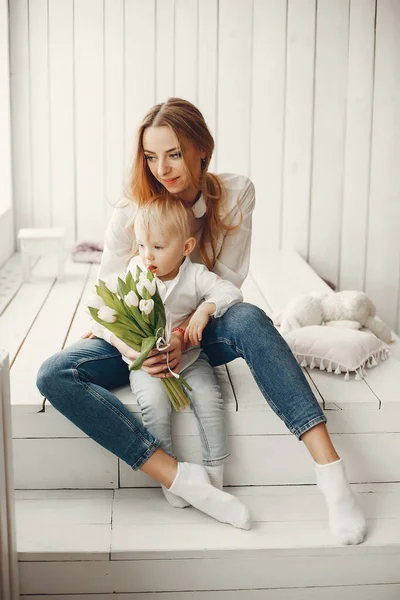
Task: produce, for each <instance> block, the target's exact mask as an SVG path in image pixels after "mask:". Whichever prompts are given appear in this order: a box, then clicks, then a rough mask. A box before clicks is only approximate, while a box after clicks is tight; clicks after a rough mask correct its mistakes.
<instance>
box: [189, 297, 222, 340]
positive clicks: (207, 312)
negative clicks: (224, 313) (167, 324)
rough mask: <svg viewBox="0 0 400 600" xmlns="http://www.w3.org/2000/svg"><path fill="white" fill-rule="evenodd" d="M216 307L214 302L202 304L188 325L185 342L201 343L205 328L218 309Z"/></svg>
mask: <svg viewBox="0 0 400 600" xmlns="http://www.w3.org/2000/svg"><path fill="white" fill-rule="evenodd" d="M216 308H217V307H216V306H215V304H214V302H204V304H200V306H199V307H198V309H197V310H196V312H195V313H194V314H193V316H192V318H191V319H190V321H189V324H188V326H187V327H186V331H185V342H187V341H190V343H191V344H193V346H197V345H198V344H200V342H201V339H202V337H203V329H204V328H205V327H206V325H207V323H208V321H209V320H210V316H211V315H212V314H213V313H214V312H215V311H216Z"/></svg>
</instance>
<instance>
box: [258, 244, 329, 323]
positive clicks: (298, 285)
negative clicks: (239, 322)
mask: <svg viewBox="0 0 400 600" xmlns="http://www.w3.org/2000/svg"><path fill="white" fill-rule="evenodd" d="M267 256H268V260H264V259H263V258H262V257H261V256H259V255H258V254H257V253H253V255H252V258H251V268H250V270H251V274H252V276H253V279H255V281H256V282H257V286H258V287H259V289H260V291H261V293H262V295H263V296H264V297H265V298H266V299H267V302H268V305H269V306H270V307H271V310H272V314H275V313H277V312H279V311H281V310H283V309H284V308H285V306H286V305H287V304H288V302H289V301H290V300H291V299H292V298H294V297H296V296H299V295H302V294H309V293H310V292H325V293H333V292H332V290H331V288H330V287H329V286H328V285H327V284H326V283H324V282H323V281H322V279H320V277H318V275H317V274H316V273H315V271H313V269H312V268H311V267H310V265H308V264H307V263H306V262H305V260H303V259H302V258H301V257H300V256H299V255H298V254H296V253H295V252H293V251H290V250H286V249H285V250H281V251H272V250H271V251H269V252H268V255H267ZM261 274H262V275H261Z"/></svg>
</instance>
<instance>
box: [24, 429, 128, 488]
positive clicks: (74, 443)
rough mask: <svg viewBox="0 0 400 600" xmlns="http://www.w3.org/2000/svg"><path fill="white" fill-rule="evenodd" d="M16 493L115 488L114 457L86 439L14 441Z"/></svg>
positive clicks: (115, 460) (116, 475)
mask: <svg viewBox="0 0 400 600" xmlns="http://www.w3.org/2000/svg"><path fill="white" fill-rule="evenodd" d="M13 452H14V479H15V489H17V490H18V489H24V490H26V489H45V490H46V489H60V488H73V489H76V488H82V489H95V488H102V489H106V488H115V487H117V486H118V459H117V457H116V456H114V455H113V454H111V453H110V452H108V451H107V450H105V449H104V448H102V447H101V446H99V445H98V444H96V442H94V441H93V440H91V439H89V438H86V439H79V438H76V439H56V438H48V439H41V440H40V439H36V440H35V439H26V440H22V439H17V440H13Z"/></svg>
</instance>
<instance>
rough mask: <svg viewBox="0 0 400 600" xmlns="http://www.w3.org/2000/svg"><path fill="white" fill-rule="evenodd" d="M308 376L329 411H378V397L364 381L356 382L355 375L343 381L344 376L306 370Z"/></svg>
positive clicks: (316, 370) (317, 370)
mask: <svg viewBox="0 0 400 600" xmlns="http://www.w3.org/2000/svg"><path fill="white" fill-rule="evenodd" d="M308 374H309V376H310V378H311V379H312V381H313V382H314V385H315V387H316V388H317V389H318V391H319V393H320V394H321V396H322V398H323V399H324V404H325V409H330V410H353V409H357V410H379V408H380V402H379V396H377V395H376V393H374V391H375V390H374V389H371V386H369V385H368V383H367V382H366V381H364V380H362V381H356V380H355V374H354V373H353V374H351V375H350V379H349V381H345V379H344V374H342V375H335V373H327V372H326V371H320V370H319V369H312V370H311V369H308Z"/></svg>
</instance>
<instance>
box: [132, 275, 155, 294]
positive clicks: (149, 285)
mask: <svg viewBox="0 0 400 600" xmlns="http://www.w3.org/2000/svg"><path fill="white" fill-rule="evenodd" d="M143 288H146V290H147V291H148V292H149V294H150V296H154V294H155V293H156V280H155V279H153V281H149V279H147V277H146V278H144V279H139V281H138V282H137V284H136V289H137V291H138V292H139V294H140V295H141V296H142V297H143Z"/></svg>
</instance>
